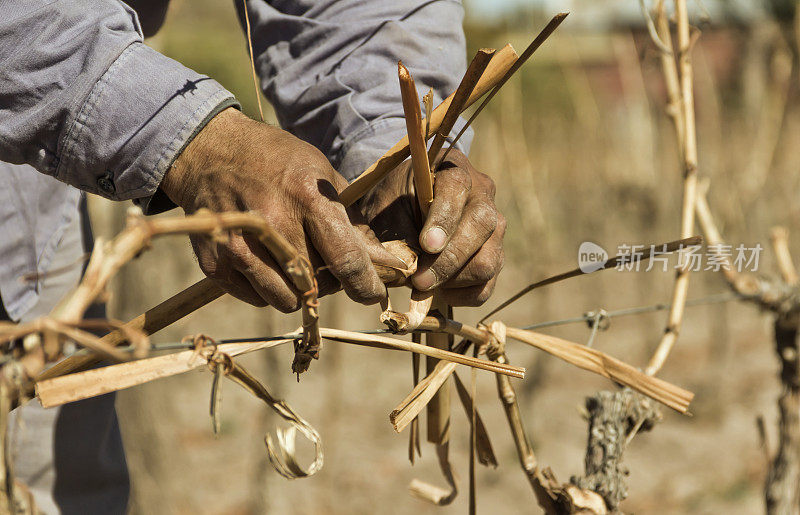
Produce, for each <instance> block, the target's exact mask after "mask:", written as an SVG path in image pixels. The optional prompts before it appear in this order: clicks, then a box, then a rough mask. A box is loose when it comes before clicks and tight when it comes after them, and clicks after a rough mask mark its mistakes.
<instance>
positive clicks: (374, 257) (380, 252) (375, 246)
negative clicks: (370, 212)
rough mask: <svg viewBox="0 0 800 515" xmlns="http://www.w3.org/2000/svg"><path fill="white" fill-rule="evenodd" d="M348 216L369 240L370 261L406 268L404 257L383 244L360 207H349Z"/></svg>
mask: <svg viewBox="0 0 800 515" xmlns="http://www.w3.org/2000/svg"><path fill="white" fill-rule="evenodd" d="M347 216H348V218H349V219H350V223H351V224H352V225H353V227H355V229H356V230H357V231H358V232H360V233H361V234H362V236H363V237H364V238H365V239H366V240H367V241H368V242H369V243H368V245H367V254H369V258H370V261H372V262H373V263H375V264H377V265H386V266H390V267H393V268H406V267H407V266H408V263H405V262H404V261H403V260H402V259H400V258H398V257H397V256H395V255H394V254H392V253H391V252H389V251H388V250H386V248H385V247H384V246H383V245H381V242H380V240H379V239H378V236H376V235H375V233H374V232H373V231H372V229H371V228H370V226H369V224H368V223H367V219H366V218H365V217H364V215H363V214H362V213H361V211H359V210H358V208H356V207H355V206H350V207H349V208H347ZM412 230H413V228H412Z"/></svg>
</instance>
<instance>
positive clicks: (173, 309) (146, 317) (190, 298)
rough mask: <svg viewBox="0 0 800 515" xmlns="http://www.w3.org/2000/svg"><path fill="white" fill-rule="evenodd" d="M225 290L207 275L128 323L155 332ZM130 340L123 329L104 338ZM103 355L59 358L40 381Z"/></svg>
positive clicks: (83, 367) (85, 365) (113, 343)
mask: <svg viewBox="0 0 800 515" xmlns="http://www.w3.org/2000/svg"><path fill="white" fill-rule="evenodd" d="M224 294H225V291H224V290H222V288H220V287H219V286H217V285H216V283H215V282H214V281H212V280H211V279H209V278H208V277H206V278H205V279H202V280H200V281H198V282H196V283H195V284H193V285H192V286H190V287H189V288H187V289H185V290H183V291H181V292H180V293H178V294H176V295H174V296H173V297H170V298H169V299H167V300H165V301H164V302H162V303H161V304H158V305H157V306H155V307H153V308H151V309H148V310H147V311H145V312H144V313H142V314H141V315H139V316H138V317H136V318H133V319H131V320H130V321H129V322H127V323H126V324H125V327H126V328H127V329H130V330H135V331H141V332H143V333H144V334H147V335H151V334H153V333H156V332H158V331H160V330H161V329H164V328H165V327H167V326H169V325H170V324H173V323H174V322H176V321H178V320H180V319H181V318H183V317H185V316H186V315H188V314H189V313H192V312H194V311H197V310H198V309H200V308H201V307H203V306H205V305H206V304H208V303H210V302H212V301H214V300H216V299H218V298H219V297H221V296H223V295H224ZM127 340H128V338H127V336H126V332H125V331H122V330H117V331H113V332H111V333H109V334H107V335H105V336H104V337H102V338H101V339H100V341H101V342H102V343H104V344H106V345H109V346H113V347H117V346H119V345H122V344H123V343H125V342H126V341H127ZM100 361H101V358H100V357H98V356H96V355H91V354H89V355H83V356H70V357H69V358H67V359H65V360H63V361H59V362H58V363H56V364H55V365H53V366H52V367H50V368H48V369H47V370H45V371H44V372H42V373H41V374H40V375H39V376H38V377H37V378H36V381H37V382H39V381H44V380H46V379H52V378H54V377H58V376H63V375H67V374H71V373H73V372H78V371H81V370H86V369H87V368H90V367H92V366H93V365H96V364H97V363H100ZM26 393H28V395H29V396H30V395H33V390H29V391H28V392H26Z"/></svg>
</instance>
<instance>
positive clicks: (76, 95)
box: [0, 0, 236, 210]
mask: <svg viewBox="0 0 800 515" xmlns="http://www.w3.org/2000/svg"><path fill="white" fill-rule="evenodd" d="M235 104H236V101H235V99H234V97H233V95H232V94H231V93H229V92H228V91H226V90H225V89H224V88H223V87H222V86H220V85H219V84H218V83H217V82H215V81H213V80H211V79H209V78H208V77H206V76H203V75H200V74H198V73H196V72H194V71H192V70H190V69H188V68H186V67H184V66H182V65H181V64H179V63H177V62H176V61H173V60H172V59H169V58H167V57H165V56H163V55H161V54H159V53H158V52H156V51H155V50H153V49H151V48H149V47H148V46H146V45H145V44H144V43H142V34H141V28H140V26H139V21H138V19H137V17H136V14H135V12H134V11H133V10H132V9H131V8H130V7H128V6H127V5H125V4H124V3H123V2H119V1H116V0H3V1H2V2H1V3H0V160H3V161H7V162H10V163H15V164H23V163H27V164H30V165H32V166H33V167H34V168H36V169H37V170H39V171H40V172H43V173H45V174H48V175H52V176H54V177H55V178H57V179H59V180H61V181H63V182H66V183H68V184H71V185H73V186H76V187H78V188H80V189H82V190H85V191H88V192H91V193H96V194H99V195H102V196H104V197H107V198H110V199H113V200H125V199H138V200H139V201H140V202H141V203H142V204H143V207H144V208H145V209H146V210H147V208H148V204H149V203H150V199H151V197H152V195H153V194H154V193H155V192H156V190H157V188H158V185H159V184H160V183H161V179H162V178H163V176H164V173H165V172H166V170H167V169H168V168H169V166H170V165H171V164H172V161H173V160H174V159H175V157H176V156H177V155H178V154H179V153H180V151H181V150H182V149H183V147H184V146H185V145H186V144H188V142H189V141H190V140H191V138H192V137H193V136H194V135H195V134H196V133H197V132H198V131H199V130H200V128H202V127H203V126H204V124H205V122H206V121H208V120H209V119H210V118H211V117H213V116H214V115H215V114H217V113H218V112H219V111H221V110H222V109H224V108H225V107H229V106H231V105H235Z"/></svg>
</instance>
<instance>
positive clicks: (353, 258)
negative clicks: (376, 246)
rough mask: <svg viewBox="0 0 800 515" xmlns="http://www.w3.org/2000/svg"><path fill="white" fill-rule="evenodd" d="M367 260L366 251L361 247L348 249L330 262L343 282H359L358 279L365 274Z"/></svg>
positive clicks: (334, 271)
mask: <svg viewBox="0 0 800 515" xmlns="http://www.w3.org/2000/svg"><path fill="white" fill-rule="evenodd" d="M366 260H367V256H366V253H364V252H362V251H361V249H357V248H351V249H347V250H345V251H343V252H340V253H338V254H337V255H336V256H335V257H334V258H333V260H332V263H330V267H331V272H332V273H333V275H335V276H336V277H337V278H338V279H339V280H340V281H342V282H346V283H350V284H353V283H357V282H358V279H359V278H361V277H362V276H363V275H364V274H365V271H366ZM353 286H356V284H353Z"/></svg>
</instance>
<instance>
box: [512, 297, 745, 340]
mask: <svg viewBox="0 0 800 515" xmlns="http://www.w3.org/2000/svg"><path fill="white" fill-rule="evenodd" d="M747 298H749V297H748V296H746V295H741V294H738V293H734V292H729V293H718V294H716V295H709V296H708V297H700V298H698V299H691V300H687V301H686V307H687V308H688V307H694V306H704V305H708V304H720V303H723V302H730V301H732V300H741V299H747ZM668 309H669V304H663V303H662V304H652V305H650V306H638V307H634V308H626V309H620V310H617V311H608V312H606V313H605V315H604V318H609V319H610V318H615V317H622V316H629V315H641V314H644V313H652V312H655V311H666V310H668ZM596 316H597V315H596V314H595V312H589V313H584V314H583V315H581V316H579V317H572V318H563V319H561V320H548V321H547V322H539V323H537V324H531V325H527V326H525V327H522V328H521V329H523V330H526V331H531V330H534V329H542V328H544V327H554V326H559V325H567V324H575V323H579V322H583V323H590V322H592V320H594V319H595V317H596ZM589 327H592V326H591V325H590V326H589Z"/></svg>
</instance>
